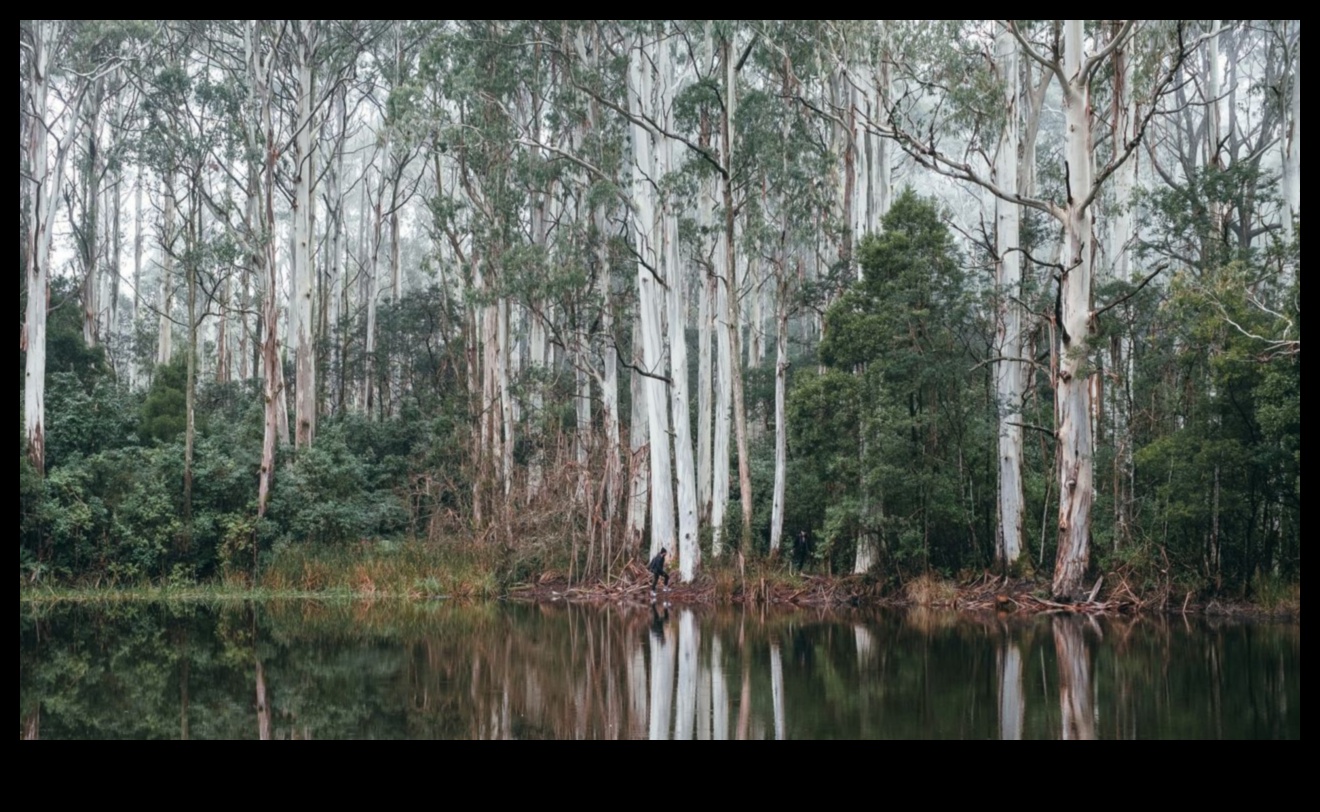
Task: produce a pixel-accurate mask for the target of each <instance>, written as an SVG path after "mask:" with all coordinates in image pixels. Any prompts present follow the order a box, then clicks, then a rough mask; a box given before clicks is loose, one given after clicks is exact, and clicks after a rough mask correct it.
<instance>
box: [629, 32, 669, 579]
mask: <svg viewBox="0 0 1320 812" xmlns="http://www.w3.org/2000/svg"><path fill="white" fill-rule="evenodd" d="M663 48H664V46H663V45H661V46H660V47H659V48H655V47H654V46H650V47H648V46H647V45H646V44H645V43H644V42H643V40H642V37H641V36H640V35H639V36H638V38H637V41H636V44H635V46H634V49H633V50H632V51H631V52H630V54H629V60H628V62H629V87H628V106H629V110H630V112H631V113H632V114H633V117H634V118H635V119H636V118H638V117H640V116H642V115H651V114H652V113H653V112H654V111H655V110H656V108H657V106H658V105H657V102H656V99H655V82H654V78H653V76H652V68H651V65H652V64H653V61H652V58H648V52H652V56H653V52H655V51H662V50H663ZM631 129H632V141H633V170H632V174H633V177H632V180H633V200H634V204H635V206H636V218H635V224H634V227H633V232H634V235H633V236H634V240H635V243H636V251H637V255H638V256H639V257H640V260H639V261H638V263H637V308H638V310H639V311H640V313H639V315H640V321H641V327H642V357H641V363H640V366H641V368H642V369H643V370H644V371H645V372H646V378H645V388H646V410H647V418H648V423H649V429H650V435H651V440H652V442H651V547H650V555H651V556H654V555H655V554H656V553H658V552H660V550H661V549H662V548H670V547H672V545H673V541H674V503H673V498H674V497H673V493H674V480H673V474H672V471H671V468H670V449H669V445H670V441H669V402H668V398H667V392H666V386H665V380H664V377H663V375H664V343H663V342H664V340H663V337H662V329H661V313H660V307H661V303H662V302H663V301H664V299H665V291H664V290H663V285H664V281H663V280H662V279H660V278H658V277H657V276H656V274H657V273H660V272H661V259H662V257H663V250H662V240H663V233H662V224H661V223H660V222H659V218H658V217H657V216H656V201H655V186H654V185H653V184H654V183H655V182H657V181H658V180H659V176H658V171H657V161H656V158H655V149H656V147H655V144H654V141H653V135H652V132H651V131H650V130H649V129H648V128H646V127H644V126H641V125H639V124H637V123H633V124H632V125H631ZM648 266H649V267H648ZM671 552H673V550H671Z"/></svg>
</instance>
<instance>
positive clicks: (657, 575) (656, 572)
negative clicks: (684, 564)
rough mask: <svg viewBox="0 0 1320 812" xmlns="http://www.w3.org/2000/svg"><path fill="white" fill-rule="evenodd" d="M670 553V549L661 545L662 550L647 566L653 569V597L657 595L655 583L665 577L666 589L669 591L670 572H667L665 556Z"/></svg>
mask: <svg viewBox="0 0 1320 812" xmlns="http://www.w3.org/2000/svg"><path fill="white" fill-rule="evenodd" d="M667 555H669V550H668V549H666V548H664V547H661V548H660V552H658V553H656V554H655V558H652V559H651V563H650V564H647V565H646V568H647V569H648V570H650V571H651V597H652V598H654V597H655V585H656V583H657V582H658V581H659V580H660V579H661V578H664V579H665V591H666V592H668V591H669V573H667V572H665V556H667Z"/></svg>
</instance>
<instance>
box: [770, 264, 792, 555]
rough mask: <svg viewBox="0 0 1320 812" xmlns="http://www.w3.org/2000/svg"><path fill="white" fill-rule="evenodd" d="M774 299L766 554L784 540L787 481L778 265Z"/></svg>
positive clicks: (783, 298)
mask: <svg viewBox="0 0 1320 812" xmlns="http://www.w3.org/2000/svg"><path fill="white" fill-rule="evenodd" d="M777 270H778V273H777V276H778V277H779V279H778V282H779V284H778V285H777V286H776V288H777V292H778V295H777V296H776V297H775V494H774V503H773V507H772V508H771V514H770V553H771V555H773V554H775V553H777V552H778V551H779V547H780V543H781V541H782V539H783V536H784V494H785V488H786V485H787V481H788V413H787V410H786V409H785V403H784V399H785V393H786V391H787V388H788V302H787V297H788V285H787V280H785V279H784V273H785V269H784V267H783V262H782V261H781V263H780V265H779V267H778V269H777Z"/></svg>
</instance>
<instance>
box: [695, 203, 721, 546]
mask: <svg viewBox="0 0 1320 812" xmlns="http://www.w3.org/2000/svg"><path fill="white" fill-rule="evenodd" d="M700 194H701V198H700V201H699V203H698V217H699V219H700V222H701V225H702V227H703V228H710V227H711V226H712V222H711V221H712V219H713V217H712V205H711V195H709V194H707V190H706V188H705V184H703V188H702V190H701V192H700ZM700 265H701V283H700V285H699V286H698V289H697V516H698V519H699V520H700V521H703V522H709V521H710V507H711V505H710V500H711V484H712V474H711V454H712V445H711V443H712V439H713V438H712V436H711V429H712V423H711V420H712V417H713V410H714V405H715V404H714V403H713V397H714V394H715V390H714V385H713V384H714V379H713V376H712V371H713V368H712V366H711V353H710V350H711V347H710V339H711V332H712V330H713V328H714V326H715V313H714V311H713V310H712V309H711V308H712V305H713V303H714V302H713V300H714V298H715V295H714V286H715V285H717V284H718V282H717V280H716V279H715V275H714V274H713V273H712V272H711V267H710V265H709V263H707V262H701V263H700Z"/></svg>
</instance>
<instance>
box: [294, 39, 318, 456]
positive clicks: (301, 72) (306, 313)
mask: <svg viewBox="0 0 1320 812" xmlns="http://www.w3.org/2000/svg"><path fill="white" fill-rule="evenodd" d="M296 36H297V41H296V43H295V46H294V47H295V61H296V70H297V75H298V84H297V88H298V115H297V125H296V126H297V130H296V135H295V137H294V161H295V162H296V163H295V166H296V168H297V169H296V172H297V174H296V175H295V176H294V180H293V182H294V191H293V230H294V243H295V246H296V250H295V251H294V268H293V273H292V277H293V308H292V309H293V332H294V341H295V355H294V368H295V370H296V372H295V375H296V379H295V381H294V415H295V417H294V420H295V427H296V428H295V431H294V442H295V444H296V445H297V446H299V447H302V446H309V445H311V444H312V438H313V436H314V434H315V432H316V340H315V332H314V325H313V316H312V313H313V296H314V293H315V290H316V279H315V275H314V269H315V267H316V262H315V261H314V257H313V247H314V245H313V242H312V200H313V195H312V183H313V180H314V179H315V170H314V168H313V164H312V94H313V88H312V82H313V81H314V79H313V75H312V70H313V65H314V64H315V61H316V59H317V53H316V52H317V37H318V32H317V26H316V22H315V21H313V20H300V21H299V23H298V29H297V35H296Z"/></svg>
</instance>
